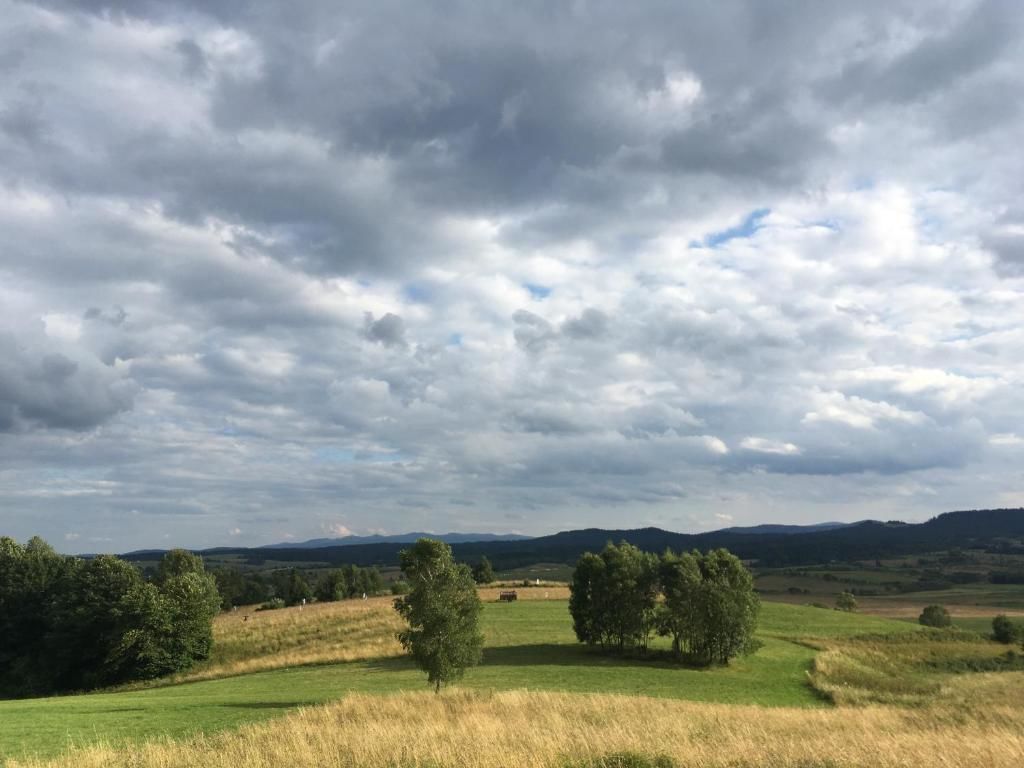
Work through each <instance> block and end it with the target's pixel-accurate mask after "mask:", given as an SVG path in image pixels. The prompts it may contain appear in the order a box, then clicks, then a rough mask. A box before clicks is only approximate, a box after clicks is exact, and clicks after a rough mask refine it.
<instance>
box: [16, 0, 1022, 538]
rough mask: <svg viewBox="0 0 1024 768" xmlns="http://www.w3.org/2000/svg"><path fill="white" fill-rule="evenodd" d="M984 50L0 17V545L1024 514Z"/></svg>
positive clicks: (938, 23)
mask: <svg viewBox="0 0 1024 768" xmlns="http://www.w3.org/2000/svg"><path fill="white" fill-rule="evenodd" d="M1022 22H1024V5H1022V4H1020V3H1018V2H1016V0H993V1H991V2H929V3H921V2H918V1H917V0H908V1H907V2H894V0H885V1H884V2H858V3H851V2H847V1H846V0H842V2H839V1H836V2H824V1H823V2H810V1H807V2H795V1H794V2H781V1H780V2H772V3H767V2H761V0H750V1H749V2H714V3H709V2H687V3H681V2H676V1H675V0H673V1H672V2H664V3H662V2H639V3H623V2H617V1H610V2H587V1H585V0H581V1H580V2H515V3H508V2H497V1H495V2H476V1H474V2H466V3H459V2H436V3H433V2H432V3H420V2H416V3H410V2H386V1H384V2H382V1H380V0H375V1H374V2H366V3H345V2H336V0H321V1H320V2H319V3H317V2H310V3H301V4H294V3H283V2H282V3H243V2H236V1H233V0H221V1H220V2H216V1H214V0H202V2H200V1H199V0H196V2H194V3H192V2H189V1H188V0H179V1H178V2H173V1H172V2H155V1H154V2H143V1H135V0H133V1H132V2H125V3H123V4H122V3H118V2H82V3H81V4H76V3H72V2H67V3H63V2H53V3H39V4H36V3H27V2H13V3H12V2H9V1H8V0H0V233H2V236H0V534H7V535H13V536H15V537H17V538H19V539H24V538H26V537H28V536H30V535H32V534H36V533H38V534H41V535H43V536H44V537H46V538H47V539H49V540H51V541H53V542H54V543H55V544H57V545H58V546H59V547H60V548H62V549H64V550H66V551H97V550H125V549H130V548H136V547H143V546H167V545H170V544H174V545H187V546H212V545H223V544H237V545H253V544H261V543H269V542H273V541H283V540H287V539H289V538H292V537H294V538H296V539H304V538H310V537H316V536H324V535H341V534H345V533H347V532H350V531H351V532H355V533H369V532H376V531H384V532H389V533H395V532H401V531H407V530H432V531H446V530H488V531H501V532H505V531H518V532H522V533H530V534H539V533H546V532H551V531H555V530H560V529H565V528H569V527H583V526H592V525H593V526H615V527H636V526H645V525H658V526H662V527H666V528H670V529H674V530H681V531H699V530H708V529H712V528H716V527H723V526H725V525H731V524H735V525H739V524H752V523H757V522H765V521H775V522H814V521H822V520H857V519H862V518H865V517H876V518H885V519H888V518H894V517H895V518H902V519H907V520H921V519H926V518H927V517H929V516H931V515H933V514H935V513H938V512H942V511H946V510H950V509H961V508H971V507H992V506H1018V505H1024V203H1022V201H1024V154H1022V149H1021V137H1022V136H1024V113H1022V107H1024V86H1022V79H1021V72H1022V71H1024V44H1022V40H1024V24H1022Z"/></svg>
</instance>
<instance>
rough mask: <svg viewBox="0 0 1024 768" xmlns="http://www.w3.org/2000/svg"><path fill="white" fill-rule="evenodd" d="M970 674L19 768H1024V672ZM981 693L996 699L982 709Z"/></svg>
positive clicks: (561, 698)
mask: <svg viewBox="0 0 1024 768" xmlns="http://www.w3.org/2000/svg"><path fill="white" fill-rule="evenodd" d="M1011 678H1012V679H1011ZM963 679H964V680H970V686H968V687H965V689H964V691H962V697H961V700H960V701H959V702H958V706H957V707H955V708H950V707H933V708H929V709H914V710H907V709H901V708H895V707H883V706H871V707H864V708H858V709H826V710H807V709H799V710H796V709H784V708H771V709H764V708H759V707H753V706H731V705H723V704H697V703H689V702H681V701H667V700H661V699H650V698H645V697H623V696H609V695H572V694H563V693H537V692H530V693H527V692H523V691H511V692H504V693H486V692H483V693H481V692H469V691H461V690H452V691H448V692H446V693H443V694H442V695H440V696H435V695H433V694H429V693H403V694H397V695H389V696H367V695H358V696H350V697H348V698H346V699H344V700H343V701H340V702H338V703H336V704H332V705H329V706H323V707H315V708H311V709H305V710H299V711H297V712H295V713H293V714H291V715H289V716H287V717H285V718H282V719H281V720H276V721H272V722H269V723H264V724H260V725H252V726H246V727H243V728H242V729H240V730H238V731H235V732H231V733H225V734H220V735H215V736H209V737H197V738H193V739H190V740H187V741H184V742H172V741H154V742H149V743H147V744H144V745H141V746H138V747H134V748H131V749H128V750H124V749H120V750H119V749H111V748H107V747H103V746H95V747H89V748H85V749H82V750H79V751H75V752H72V753H69V754H68V755H66V756H65V757H63V758H61V759H59V760H56V761H53V762H36V761H24V762H13V763H11V768H15V767H17V768H42V766H46V767H47V768H58V767H59V768H64V767H65V766H76V767H79V768H100V766H104V767H106V766H111V767H113V768H117V767H119V766H123V767H124V768H127V767H128V766H131V767H132V768H158V767H159V768H166V767H167V766H204V767H207V768H238V766H252V767H254V768H284V767H285V766H287V767H288V768H292V767H294V768H327V767H328V766H331V767H335V766H365V767H366V768H378V767H379V768H383V767H384V766H438V767H440V766H445V767H447V766H460V767H465V768H505V767H506V766H522V767H523V768H541V767H544V768H547V767H548V766H564V765H568V764H573V765H579V764H581V763H583V764H586V763H587V762H590V764H602V762H601V758H602V756H608V755H616V754H618V755H627V754H633V755H639V756H640V757H641V758H642V757H643V756H645V755H646V756H651V757H653V756H656V755H657V756H660V759H661V764H666V763H671V764H675V765H678V766H681V767H688V766H701V767H702V768H713V767H716V766H722V767H724V766H730V767H731V768H746V767H750V768H753V767H754V766H757V767H758V768H765V767H767V766H777V767H778V768H790V767H792V768H796V767H797V766H800V767H802V768H810V767H812V766H814V767H817V766H830V767H831V768H845V767H846V766H851V767H852V766H868V765H870V766H880V767H881V768H889V767H893V768H894V767H895V766H901V767H906V766H922V768H923V767H924V766H928V767H929V768H931V767H932V766H949V767H952V766H968V765H972V766H974V765H976V766H986V767H987V768H1002V767H1003V766H1006V768H1010V766H1013V768H1019V766H1020V764H1021V761H1022V760H1024V696H1022V693H1021V692H1022V691H1024V675H1022V674H1020V673H1012V675H1011V674H1006V675H987V676H985V675H979V676H972V677H970V678H963ZM982 700H984V701H987V702H988V703H987V705H986V706H984V707H978V708H977V710H975V708H973V707H971V706H970V705H972V704H978V703H979V702H980V701H982ZM960 705H968V708H964V707H962V706H960ZM610 763H611V761H608V762H606V763H605V764H610ZM634 764H635V763H634Z"/></svg>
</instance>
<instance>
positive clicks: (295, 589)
mask: <svg viewBox="0 0 1024 768" xmlns="http://www.w3.org/2000/svg"><path fill="white" fill-rule="evenodd" d="M212 572H213V576H214V578H215V579H216V581H217V589H218V591H219V592H220V595H221V607H222V608H223V609H224V610H230V609H231V608H233V607H235V606H240V605H257V604H260V605H262V604H266V605H280V606H281V607H284V606H286V605H301V604H302V603H303V601H306V602H312V601H313V600H314V599H316V600H317V601H319V602H332V601H335V600H349V599H352V598H356V597H362V596H363V595H376V594H379V593H380V592H382V591H383V590H384V579H383V578H382V577H381V574H380V571H378V570H377V569H376V568H373V567H371V568H360V567H359V566H358V565H345V566H343V567H341V568H333V569H331V570H328V571H324V572H323V573H321V574H320V575H319V577H318V578H316V579H315V580H313V579H310V578H309V577H308V576H307V575H306V574H304V573H303V572H302V571H300V570H299V569H297V568H289V569H287V570H279V571H273V572H272V573H269V574H263V573H259V572H256V571H243V570H241V569H240V568H237V567H235V566H220V567H218V568H214V569H213V571H212Z"/></svg>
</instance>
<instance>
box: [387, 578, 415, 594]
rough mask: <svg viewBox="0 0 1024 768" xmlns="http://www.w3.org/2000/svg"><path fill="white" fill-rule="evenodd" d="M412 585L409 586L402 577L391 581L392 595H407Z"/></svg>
mask: <svg viewBox="0 0 1024 768" xmlns="http://www.w3.org/2000/svg"><path fill="white" fill-rule="evenodd" d="M410 589H412V587H410V586H409V582H408V581H405V580H404V579H399V580H398V581H393V582H391V594H392V595H407V594H409V590H410Z"/></svg>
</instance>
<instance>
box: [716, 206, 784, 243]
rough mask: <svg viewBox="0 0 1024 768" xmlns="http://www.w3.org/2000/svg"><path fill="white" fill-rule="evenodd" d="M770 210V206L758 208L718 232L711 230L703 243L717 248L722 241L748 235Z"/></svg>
mask: <svg viewBox="0 0 1024 768" xmlns="http://www.w3.org/2000/svg"><path fill="white" fill-rule="evenodd" d="M771 212H772V209H771V208H758V209H757V210H756V211H751V212H750V213H749V214H747V218H745V219H744V220H743V221H742V222H741V223H740V224H739V225H737V226H735V227H729V228H728V229H723V230H721V231H720V232H712V233H711V234H710V235H708V236H706V237H705V238H704V245H706V246H708V247H710V248H717V247H718V246H720V245H722V244H723V243H727V242H729V241H730V240H735V239H737V238H741V237H750V236H751V235H753V234H754V233H755V232H757V230H759V229H760V228H761V226H762V225H761V221H762V219H764V217H765V216H767V215H768V214H769V213H771Z"/></svg>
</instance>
